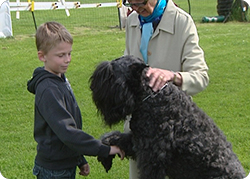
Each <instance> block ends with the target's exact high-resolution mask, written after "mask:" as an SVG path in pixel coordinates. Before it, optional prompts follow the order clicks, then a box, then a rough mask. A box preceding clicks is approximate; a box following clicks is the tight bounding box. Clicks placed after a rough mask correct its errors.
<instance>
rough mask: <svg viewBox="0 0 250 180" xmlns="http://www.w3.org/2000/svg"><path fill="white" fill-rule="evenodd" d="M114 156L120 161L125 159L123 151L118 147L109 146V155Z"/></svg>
mask: <svg viewBox="0 0 250 180" xmlns="http://www.w3.org/2000/svg"><path fill="white" fill-rule="evenodd" d="M114 154H119V156H120V158H121V160H123V159H124V157H125V152H124V151H123V150H121V149H120V148H119V147H117V146H110V152H109V155H114Z"/></svg>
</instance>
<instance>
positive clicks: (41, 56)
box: [37, 51, 45, 62]
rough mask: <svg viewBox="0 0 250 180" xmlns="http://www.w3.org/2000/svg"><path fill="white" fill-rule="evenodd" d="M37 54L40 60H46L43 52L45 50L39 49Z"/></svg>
mask: <svg viewBox="0 0 250 180" xmlns="http://www.w3.org/2000/svg"><path fill="white" fill-rule="evenodd" d="M37 56H38V59H39V60H40V61H42V62H45V57H44V56H45V54H44V53H43V51H38V52H37Z"/></svg>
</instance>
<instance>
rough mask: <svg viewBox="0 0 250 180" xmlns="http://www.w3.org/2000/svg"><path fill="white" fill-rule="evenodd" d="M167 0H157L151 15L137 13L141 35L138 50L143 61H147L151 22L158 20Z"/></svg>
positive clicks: (151, 31) (151, 33)
mask: <svg viewBox="0 0 250 180" xmlns="http://www.w3.org/2000/svg"><path fill="white" fill-rule="evenodd" d="M167 1H168V0H158V1H157V3H156V5H155V8H154V11H153V13H152V14H151V15H149V16H147V17H144V16H141V15H139V20H140V24H141V26H142V36H141V45H140V51H141V54H142V57H143V59H144V61H145V63H148V55H147V54H148V42H149V40H150V38H151V36H152V35H153V24H152V23H153V22H154V21H156V20H158V21H159V20H160V19H161V17H162V14H163V12H164V9H165V7H166V6H167Z"/></svg>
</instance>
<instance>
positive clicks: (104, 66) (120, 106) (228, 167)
mask: <svg viewBox="0 0 250 180" xmlns="http://www.w3.org/2000/svg"><path fill="white" fill-rule="evenodd" d="M147 70H148V66H147V65H146V64H145V63H144V62H143V61H142V60H141V59H139V58H135V57H133V56H123V57H121V58H118V59H116V60H113V61H105V62H102V63H101V64H100V65H99V66H98V67H97V68H96V70H95V71H94V73H93V75H92V76H91V78H90V82H91V90H92V96H93V101H94V102H95V105H96V107H97V109H98V111H99V112H100V113H101V115H102V116H103V119H104V121H105V122H106V124H107V125H110V126H112V125H113V124H116V123H118V122H120V121H121V120H124V119H125V118H126V116H127V115H130V114H131V115H132V118H131V121H130V129H131V132H130V133H120V132H117V131H116V132H112V133H109V134H106V135H104V137H103V139H102V141H103V143H105V144H109V145H117V146H119V147H120V148H121V149H122V150H124V151H125V153H126V156H127V157H131V158H134V159H136V161H137V166H138V168H139V171H140V178H152V179H154V178H165V177H166V176H168V177H169V178H179V179H182V178H198V179H201V178H205V179H208V178H226V179H227V178H244V177H245V172H244V169H243V167H242V165H241V163H240V162H239V160H238V158H237V156H236V155H235V154H234V152H233V151H232V147H231V144H230V143H229V142H228V141H227V140H226V137H225V136H224V135H223V133H222V131H221V130H220V129H219V128H218V127H217V126H216V125H215V123H214V122H213V120H212V119H211V118H210V117H208V116H207V115H206V114H205V113H204V112H203V111H202V110H201V109H199V108H198V107H197V106H196V104H195V103H194V102H193V101H192V100H191V98H190V97H189V96H187V95H186V94H185V92H183V91H181V90H180V89H179V88H177V87H176V86H175V85H173V84H172V83H171V82H169V83H167V84H166V85H165V86H164V87H163V88H162V89H161V90H160V91H159V92H156V93H155V92H153V91H152V89H151V88H150V87H149V86H148V83H149V78H147V77H146V75H145V74H146V72H147ZM113 157H114V156H110V157H109V158H98V159H99V160H100V161H101V162H102V164H103V165H104V167H105V168H106V170H107V171H108V170H109V169H110V168H111V165H112V158H113Z"/></svg>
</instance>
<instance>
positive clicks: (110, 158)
mask: <svg viewBox="0 0 250 180" xmlns="http://www.w3.org/2000/svg"><path fill="white" fill-rule="evenodd" d="M113 158H115V155H109V156H108V157H106V158H104V157H100V156H98V157H97V160H98V161H99V162H101V163H102V166H103V167H104V168H105V170H106V172H107V173H108V171H109V170H110V169H111V167H112V161H113Z"/></svg>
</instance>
